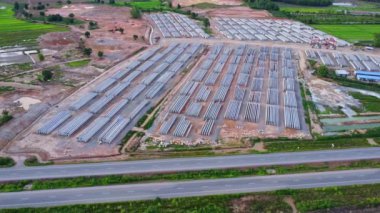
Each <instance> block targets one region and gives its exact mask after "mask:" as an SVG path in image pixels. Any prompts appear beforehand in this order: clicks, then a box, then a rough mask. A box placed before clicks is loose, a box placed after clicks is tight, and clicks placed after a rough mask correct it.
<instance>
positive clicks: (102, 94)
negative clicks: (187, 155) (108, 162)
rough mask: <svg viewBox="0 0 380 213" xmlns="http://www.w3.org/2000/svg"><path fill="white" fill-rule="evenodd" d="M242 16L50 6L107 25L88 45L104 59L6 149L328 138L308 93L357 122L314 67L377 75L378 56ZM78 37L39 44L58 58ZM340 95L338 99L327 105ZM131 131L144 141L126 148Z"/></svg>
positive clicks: (46, 155) (112, 148) (52, 152)
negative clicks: (135, 14)
mask: <svg viewBox="0 0 380 213" xmlns="http://www.w3.org/2000/svg"><path fill="white" fill-rule="evenodd" d="M236 8H237V9H236ZM236 8H235V9H233V8H232V9H231V10H230V11H229V10H228V9H226V8H224V9H221V10H220V11H216V10H212V9H210V10H204V11H203V12H204V13H200V14H204V15H206V16H208V18H210V23H211V26H210V27H211V29H212V34H209V33H207V32H206V31H205V30H204V28H205V27H204V26H202V23H201V22H200V21H199V20H193V19H191V18H190V17H188V16H186V15H183V14H177V13H173V12H170V13H158V12H155V13H150V14H145V15H144V16H143V18H142V19H137V20H135V19H131V18H130V17H129V15H125V14H126V13H127V12H129V9H126V8H118V9H117V10H116V12H115V11H114V10H113V9H110V7H109V6H98V5H96V6H92V5H87V4H78V5H70V6H65V7H62V8H52V9H49V13H51V14H55V13H60V14H64V15H68V14H70V13H73V12H75V15H76V16H77V17H79V18H81V19H83V20H91V21H95V22H97V23H98V25H99V29H96V30H94V31H91V36H90V38H88V39H87V40H86V44H87V45H88V46H90V47H92V48H94V50H96V51H100V50H101V51H104V52H105V57H104V58H103V59H94V60H93V61H92V65H93V66H94V67H95V66H96V64H98V66H96V68H97V70H99V73H98V74H96V75H95V76H93V78H87V79H86V80H85V81H83V82H82V84H81V85H80V87H78V89H76V90H75V91H74V89H73V91H72V92H66V93H65V96H64V97H60V100H59V101H51V104H50V105H49V106H45V107H46V109H45V110H44V111H42V112H40V113H39V114H38V116H37V117H36V118H35V120H34V121H31V122H30V125H28V126H26V127H25V128H23V130H22V131H21V130H20V134H18V135H17V136H15V138H14V139H13V140H11V142H9V144H7V146H6V150H7V152H8V153H14V154H17V153H28V154H29V153H33V154H38V155H40V156H42V157H43V159H44V160H69V159H82V158H97V157H110V156H118V155H120V150H124V149H122V147H125V146H131V143H132V142H133V143H134V145H133V147H139V145H140V143H144V142H145V141H146V140H152V139H153V140H157V141H163V142H165V143H166V144H181V145H186V146H196V145H207V146H219V145H221V144H224V143H225V142H226V141H240V140H241V139H242V138H250V139H259V140H260V139H267V138H270V139H276V138H289V139H310V138H311V132H317V133H319V134H322V133H324V132H329V129H328V130H325V131H324V130H322V128H323V127H322V126H323V122H327V124H328V122H330V123H331V122H332V121H330V120H323V122H319V119H318V117H313V116H312V115H310V113H311V112H310V111H308V110H307V109H304V106H305V104H304V101H305V97H304V96H305V95H304V94H305V92H304V91H303V88H307V89H308V91H310V92H311V95H312V97H311V98H312V100H313V101H314V102H315V104H316V105H317V107H320V108H321V109H322V108H323V107H333V105H337V104H338V105H340V106H341V107H342V110H343V111H345V110H346V111H345V112H347V115H349V116H351V115H352V114H350V112H351V111H352V110H351V111H350V107H352V106H359V105H360V103H359V102H357V101H356V100H355V99H354V98H352V97H351V96H350V95H349V93H348V92H347V91H345V90H344V89H343V88H341V87H339V86H338V85H336V84H333V83H331V82H327V81H324V80H321V79H318V78H317V77H315V76H314V75H312V72H311V70H310V69H309V68H308V60H315V61H317V62H318V63H319V64H324V65H327V66H328V67H331V68H346V69H347V70H348V71H349V72H350V73H351V75H354V72H355V71H357V70H362V71H368V72H378V71H380V64H379V62H380V60H379V57H375V55H376V53H375V52H373V53H369V54H367V53H365V52H354V51H353V50H352V49H351V48H350V45H351V44H350V43H348V42H346V41H344V40H341V39H338V38H336V37H333V36H331V35H328V34H327V33H324V32H321V31H319V30H316V29H314V28H312V27H310V26H308V25H305V24H302V23H300V22H296V21H292V20H287V19H279V18H271V17H270V16H268V15H266V14H265V13H264V12H262V11H252V14H251V16H250V15H249V14H250V12H249V11H246V10H247V9H244V11H245V12H244V13H248V15H247V16H246V15H245V14H242V15H240V17H239V15H237V14H229V12H231V11H232V12H231V13H233V11H234V10H238V9H239V8H240V7H236ZM224 12H225V13H226V14H223V13H224ZM99 14H100V15H99ZM117 14H124V16H123V18H122V19H123V20H118V21H115V17H114V16H117ZM103 16H107V17H108V16H110V17H109V19H103V18H102V17H103ZM120 28H123V29H125V32H123V31H124V30H122V31H121V30H120ZM81 31H82V30H81V29H80V28H76V27H73V30H72V31H71V32H65V33H58V34H57V35H55V34H49V35H44V36H42V37H41V38H40V42H41V44H42V45H43V46H44V47H45V48H47V49H52V50H55V51H56V52H55V54H59V51H60V50H65V49H67V47H66V46H65V45H70V44H71V40H73V41H74V40H76V39H77V37H78V36H77V37H76V33H78V32H81ZM79 34H80V33H79ZM134 35H138V36H137V38H135V39H133V37H134ZM57 39H58V40H60V41H63V40H65V41H66V42H67V43H65V44H64V45H63V43H61V42H60V41H58V40H57ZM72 43H74V42H72ZM143 49H144V50H143ZM142 50H143V51H142ZM140 51H141V52H140ZM99 64H100V65H104V66H100V65H99ZM105 65H110V66H105ZM111 65H112V66H111ZM99 67H102V68H104V70H100V69H99ZM86 69H88V68H86ZM86 69H84V68H83V69H77V70H74V71H75V72H82V70H86ZM54 94H55V93H54ZM332 96H334V97H336V98H333V99H334V100H335V102H334V101H329V100H331V97H332ZM30 101H31V100H29V102H30ZM39 101H40V102H41V101H42V102H43V101H44V100H39ZM36 103H37V102H33V101H32V104H31V105H33V104H36ZM341 103H345V104H344V105H342V104H341ZM144 116H146V117H148V118H151V117H152V118H153V119H154V122H152V125H151V126H149V128H146V129H144V128H142V126H141V125H139V122H140V119H141V118H143V117H144ZM315 116H316V115H315ZM334 116H335V115H334ZM309 117H311V120H312V122H311V123H309V122H308V119H309ZM324 118H325V119H329V117H328V116H324ZM348 121H351V120H350V119H348ZM342 122H346V121H345V120H343V121H342ZM145 123H146V122H145ZM327 124H326V125H327ZM4 128H7V126H4ZM329 128H330V127H329ZM330 129H331V128H330ZM333 129H334V128H333ZM337 129H338V130H339V128H337ZM131 132H133V133H136V132H137V133H141V134H142V135H143V136H139V137H137V139H136V137H132V140H129V138H128V139H127V140H125V137H126V135H128V134H130V133H131Z"/></svg>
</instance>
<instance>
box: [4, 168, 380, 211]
mask: <svg viewBox="0 0 380 213" xmlns="http://www.w3.org/2000/svg"><path fill="white" fill-rule="evenodd" d="M370 183H380V169H362V170H349V171H335V172H318V173H305V174H291V175H273V176H254V177H242V178H227V179H214V180H196V181H180V182H164V183H162V182H161V183H143V184H130V185H115V186H101V187H86V188H73V189H59V190H42V191H26V192H11V193H0V208H19V207H41V206H60V205H69V204H85V203H105V202H117V201H131V200H148V199H155V198H156V197H161V198H173V197H189V196H204V195H214V194H233V193H246V192H261V191H273V190H279V189H287V188H291V189H301V188H315V187H327V186H345V185H354V184H370Z"/></svg>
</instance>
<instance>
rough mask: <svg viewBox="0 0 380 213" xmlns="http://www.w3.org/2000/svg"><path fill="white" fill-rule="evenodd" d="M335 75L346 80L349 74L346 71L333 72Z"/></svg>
mask: <svg viewBox="0 0 380 213" xmlns="http://www.w3.org/2000/svg"><path fill="white" fill-rule="evenodd" d="M335 74H336V75H337V76H339V77H344V78H347V76H348V75H349V74H350V73H349V72H348V71H347V70H335Z"/></svg>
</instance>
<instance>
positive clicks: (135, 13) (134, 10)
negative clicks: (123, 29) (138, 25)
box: [131, 7, 141, 19]
mask: <svg viewBox="0 0 380 213" xmlns="http://www.w3.org/2000/svg"><path fill="white" fill-rule="evenodd" d="M131 16H132V18H136V19H139V18H141V11H140V9H139V8H137V7H132V9H131Z"/></svg>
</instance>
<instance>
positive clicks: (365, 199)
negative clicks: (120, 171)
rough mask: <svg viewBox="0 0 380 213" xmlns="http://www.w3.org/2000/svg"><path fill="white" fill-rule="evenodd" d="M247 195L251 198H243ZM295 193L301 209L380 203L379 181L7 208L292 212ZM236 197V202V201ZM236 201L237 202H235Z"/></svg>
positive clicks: (367, 206) (48, 210)
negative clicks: (289, 201) (153, 198)
mask: <svg viewBox="0 0 380 213" xmlns="http://www.w3.org/2000/svg"><path fill="white" fill-rule="evenodd" d="M244 197H246V198H250V199H243V198H244ZM285 197H292V198H293V199H294V201H295V204H296V207H297V209H298V211H300V212H309V211H316V210H326V211H327V210H332V209H334V208H340V207H346V209H341V211H339V209H335V210H336V211H334V212H343V211H347V209H352V208H360V209H363V208H371V207H378V206H379V205H380V199H379V197H380V184H369V185H355V186H339V187H324V188H313V189H285V190H278V191H273V192H258V193H245V194H230V195H212V196H201V197H185V198H171V199H160V198H156V199H155V200H146V201H128V202H115V203H101V204H79V205H71V206H59V207H44V208H21V209H8V210H4V212H7V213H10V212H23V213H28V212H41V213H43V212H49V213H50V212H78V213H80V212H213V213H227V212H233V209H234V208H233V207H235V208H239V209H241V208H244V207H242V206H243V205H246V207H245V208H246V210H247V211H248V212H291V211H292V210H291V208H290V206H289V205H288V204H286V203H285V202H284V198H285ZM234 201H235V202H234ZM236 201H238V202H236ZM234 204H235V205H234Z"/></svg>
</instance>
